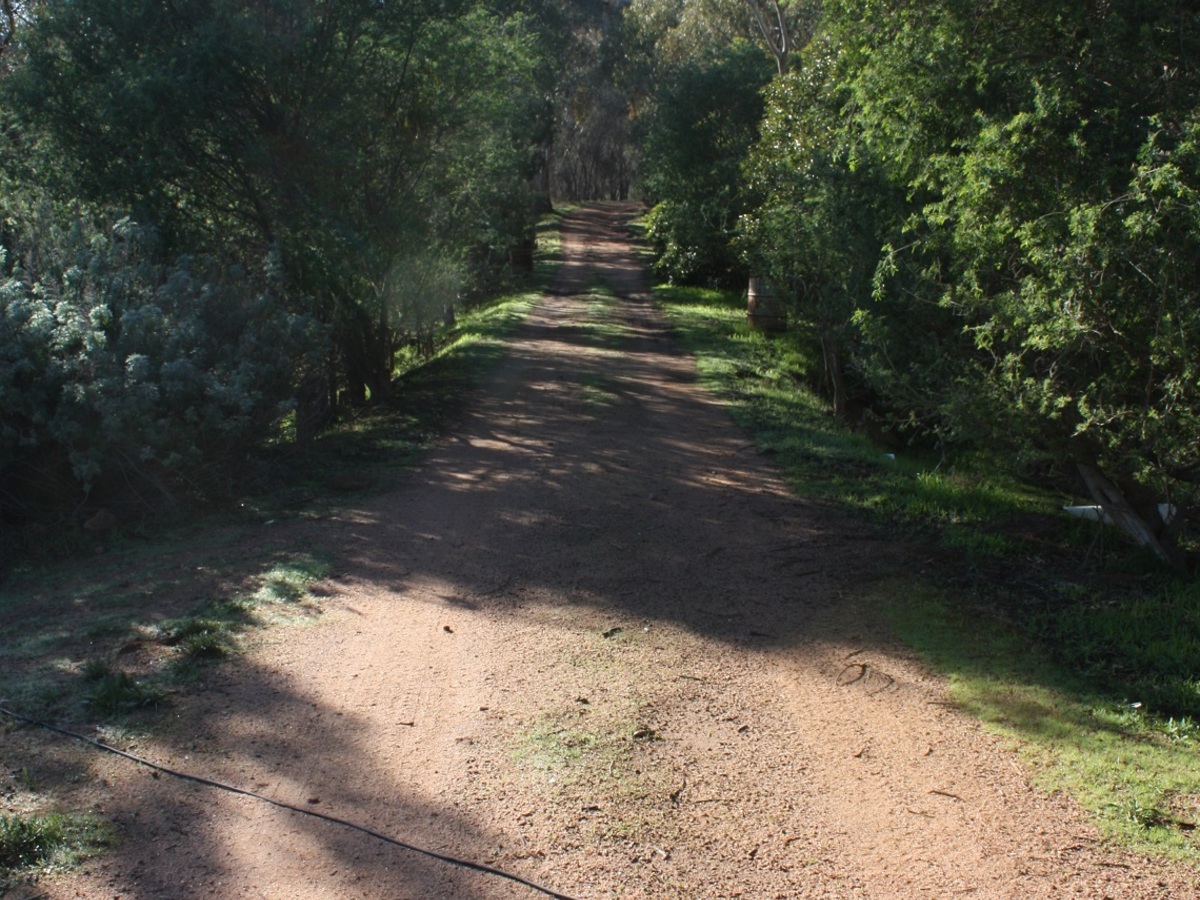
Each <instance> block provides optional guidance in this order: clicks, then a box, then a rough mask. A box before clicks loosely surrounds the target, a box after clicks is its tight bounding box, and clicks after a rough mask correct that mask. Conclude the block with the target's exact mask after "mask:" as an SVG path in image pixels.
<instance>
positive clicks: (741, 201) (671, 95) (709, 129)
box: [643, 42, 771, 283]
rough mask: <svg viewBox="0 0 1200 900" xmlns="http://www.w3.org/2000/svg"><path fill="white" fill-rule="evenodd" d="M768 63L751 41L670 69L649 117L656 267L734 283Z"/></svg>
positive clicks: (648, 176)
mask: <svg viewBox="0 0 1200 900" xmlns="http://www.w3.org/2000/svg"><path fill="white" fill-rule="evenodd" d="M770 71H771V70H770V63H769V62H768V61H767V60H766V59H765V58H764V56H763V55H762V53H761V52H760V51H759V50H758V49H757V48H755V47H753V46H751V45H750V44H748V43H746V42H735V43H734V44H732V45H731V46H729V47H728V48H726V49H724V50H723V51H722V52H721V53H720V54H719V55H717V56H716V57H715V58H713V59H711V60H696V59H693V60H690V61H688V62H687V63H685V64H683V65H681V66H680V67H679V68H677V69H675V70H673V71H671V72H669V73H667V74H665V75H664V76H663V77H662V80H661V81H660V82H659V86H658V89H657V91H656V92H655V95H654V97H653V100H652V109H651V111H650V112H648V113H647V114H645V115H644V121H643V127H644V129H645V133H646V134H645V140H644V153H645V162H644V170H645V172H644V177H643V191H644V193H645V196H646V198H647V199H648V200H649V201H650V202H651V203H652V204H653V209H652V210H651V213H650V215H649V217H648V220H647V225H648V235H649V237H650V240H651V242H652V243H653V245H654V247H655V250H656V256H657V258H656V263H655V264H656V267H657V268H658V270H659V272H660V273H661V274H662V275H664V276H665V277H667V278H668V279H670V280H671V281H673V282H692V283H704V282H716V283H730V282H733V281H737V280H741V279H743V278H744V276H745V272H744V270H743V268H742V266H741V265H740V263H739V260H738V258H737V256H736V254H735V253H734V252H733V250H732V248H731V246H730V241H731V239H732V237H733V230H734V226H735V225H736V223H737V219H738V217H739V216H740V215H741V214H742V213H743V212H744V211H745V209H746V206H747V198H746V193H745V188H744V186H743V180H742V177H741V166H742V162H743V160H744V158H745V156H746V154H747V152H748V151H749V148H750V146H751V144H752V142H753V140H754V137H755V133H756V129H757V125H758V121H759V119H760V118H761V116H762V108H763V107H762V99H761V96H760V92H761V90H762V88H763V86H764V85H765V84H766V83H767V80H768V78H769V76H770Z"/></svg>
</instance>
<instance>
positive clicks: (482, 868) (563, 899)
mask: <svg viewBox="0 0 1200 900" xmlns="http://www.w3.org/2000/svg"><path fill="white" fill-rule="evenodd" d="M0 714H3V715H6V716H8V717H9V718H12V719H15V720H16V721H18V722H24V723H25V724H26V725H32V726H34V727H35V728H44V729H46V730H47V731H53V732H55V733H56V734H61V735H64V736H66V737H69V738H73V739H75V740H77V741H81V742H83V743H84V744H88V745H89V746H91V747H94V748H95V749H97V750H103V751H104V752H105V753H111V754H113V755H114V756H120V757H123V758H125V759H128V760H130V761H131V762H135V763H137V764H138V765H139V766H145V767H146V768H147V769H152V770H153V771H155V772H161V773H162V774H164V775H170V776H171V777H172V778H178V779H180V780H182V781H191V782H194V783H195V784H202V785H204V786H205V787H210V788H216V789H217V790H220V791H226V792H228V793H230V794H241V795H242V796H243V797H251V798H253V799H255V800H261V801H262V802H263V803H269V804H270V805H271V806H277V807H279V808H280V809H286V810H288V811H289V812H294V813H300V815H302V816H311V817H312V818H314V819H321V820H323V821H325V822H330V823H332V824H334V825H341V826H342V827H343V828H349V829H351V830H353V831H359V832H362V833H363V834H366V835H370V836H371V837H373V838H375V839H376V840H380V841H383V842H384V843H385V844H392V845H393V846H396V847H400V848H401V849H403V850H410V851H412V852H413V853H419V854H421V855H422V856H428V857H430V858H431V859H436V860H438V861H440V862H444V863H448V864H450V865H452V866H459V867H461V868H464V869H471V870H473V871H475V872H482V873H483V874H484V875H493V876H495V877H497V878H505V879H507V880H509V881H515V882H516V883H517V884H520V885H524V886H525V887H527V888H529V889H530V890H533V891H537V892H538V893H540V894H545V895H546V896H547V897H553V898H554V900H574V898H573V897H570V896H568V895H567V894H560V893H559V892H558V891H555V890H552V889H551V888H548V887H545V886H543V885H540V884H538V883H537V882H535V881H530V880H529V879H527V878H522V877H521V876H520V875H514V874H513V873H511V872H505V871H504V870H503V869H497V868H494V867H492V866H488V865H484V864H483V863H477V862H471V861H470V860H467V859H458V858H457V857H454V856H447V855H446V854H445V853H438V852H437V851H435V850H426V849H425V848H424V847H418V846H416V845H415V844H410V843H407V842H406V841H401V840H397V839H396V838H394V837H389V836H388V835H386V834H383V833H382V832H379V831H375V830H373V829H371V828H366V827H364V826H362V825H356V824H355V823H354V822H349V821H347V820H346V819H339V818H338V817H337V816H330V815H326V814H325V813H320V812H317V811H316V810H312V809H305V808H304V807H302V806H293V805H292V804H290V803H284V802H283V801H282V800H273V799H272V798H270V797H267V796H265V795H263V794H258V793H255V792H254V791H247V790H245V789H244V788H239V787H234V786H233V785H229V784H222V783H221V782H219V781H213V780H212V779H211V778H204V777H203V776H200V775H190V774H188V773H187V772H179V771H177V770H175V769H169V768H167V767H166V766H161V765H159V764H158V763H155V762H151V761H150V760H148V759H143V758H142V757H140V756H135V755H134V754H132V753H129V752H128V751H125V750H120V749H118V748H116V747H113V746H110V745H109V744H106V743H104V742H103V741H98V740H96V739H95V738H90V737H88V736H87V735H83V734H79V733H78V732H76V731H70V730H69V729H66V728H60V727H58V726H57V725H51V724H49V723H47V722H41V721H38V720H37V719H32V718H30V717H29V716H23V715H21V714H20V713H17V712H13V711H12V710H11V709H6V708H5V707H3V706H0Z"/></svg>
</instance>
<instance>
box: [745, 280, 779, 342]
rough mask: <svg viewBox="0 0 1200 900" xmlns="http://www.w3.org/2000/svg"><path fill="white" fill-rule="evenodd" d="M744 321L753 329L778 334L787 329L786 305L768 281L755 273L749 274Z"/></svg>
mask: <svg viewBox="0 0 1200 900" xmlns="http://www.w3.org/2000/svg"><path fill="white" fill-rule="evenodd" d="M746 321H747V322H748V323H749V325H750V327H751V328H753V329H754V330H755V331H765V332H767V333H769V334H778V333H779V332H781V331H786V330H787V307H786V306H784V304H783V301H782V300H781V299H780V298H779V297H778V296H777V295H776V293H775V291H774V290H773V289H772V287H771V285H770V283H769V282H768V281H767V280H766V279H765V278H760V277H759V276H757V275H751V276H750V287H749V288H748V289H747V291H746Z"/></svg>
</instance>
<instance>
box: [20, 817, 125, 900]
mask: <svg viewBox="0 0 1200 900" xmlns="http://www.w3.org/2000/svg"><path fill="white" fill-rule="evenodd" d="M107 840H108V836H107V833H106V831H105V829H104V828H103V827H102V826H101V825H100V824H99V823H98V822H96V820H94V819H92V818H91V817H88V816H67V815H62V814H60V813H47V814H44V815H0V890H2V889H5V888H7V887H9V886H11V885H12V884H13V883H14V882H15V881H16V880H17V879H18V878H19V877H20V876H21V874H22V873H23V872H25V871H28V870H31V869H35V868H39V869H40V868H49V867H55V866H66V865H70V864H71V863H73V862H76V861H78V860H80V859H84V858H86V857H88V856H90V855H92V854H93V853H95V852H96V851H97V850H98V849H99V848H100V847H102V846H103V845H104V844H105V843H107Z"/></svg>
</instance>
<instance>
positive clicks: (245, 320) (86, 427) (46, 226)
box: [0, 209, 320, 503]
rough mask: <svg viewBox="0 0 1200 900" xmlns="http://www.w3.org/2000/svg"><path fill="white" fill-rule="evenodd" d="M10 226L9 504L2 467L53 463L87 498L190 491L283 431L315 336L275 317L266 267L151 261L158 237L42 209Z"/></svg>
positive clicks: (1, 404) (2, 353)
mask: <svg viewBox="0 0 1200 900" xmlns="http://www.w3.org/2000/svg"><path fill="white" fill-rule="evenodd" d="M56 220H57V221H56ZM8 224H9V233H8V236H9V240H8V241H7V242H6V243H8V244H9V246H8V247H7V248H0V252H4V253H6V255H7V257H8V258H7V259H5V261H4V265H3V269H2V270H0V271H3V272H4V273H5V275H4V277H3V279H2V280H0V473H6V474H7V476H8V477H7V478H6V493H7V494H8V495H9V496H8V497H7V498H6V499H7V500H8V501H9V502H10V503H12V502H17V501H19V499H20V498H19V494H20V493H21V491H20V483H19V482H20V478H19V477H17V478H15V479H14V477H13V472H14V471H17V470H19V469H22V468H23V469H32V470H36V469H37V467H38V465H42V464H45V463H46V462H47V461H48V460H53V459H59V460H63V461H66V462H69V466H70V471H71V472H72V473H73V475H74V478H75V479H76V480H77V481H78V483H79V486H80V487H82V488H83V490H84V491H90V490H91V489H92V488H93V486H95V485H96V484H98V483H103V482H104V481H105V479H111V478H113V477H115V476H122V477H123V478H128V477H129V476H130V474H131V473H136V474H138V475H140V476H142V477H144V478H147V479H149V480H150V481H151V482H152V483H154V484H157V485H159V486H161V487H167V486H169V485H173V484H192V485H196V486H200V485H202V484H203V482H204V475H205V474H206V473H208V472H210V471H212V470H214V469H220V468H222V467H225V466H227V465H229V464H230V463H231V462H232V461H234V460H235V459H236V456H237V454H238V453H239V451H243V452H244V449H245V448H246V447H247V446H249V445H252V444H254V443H257V442H261V441H262V440H263V439H264V438H265V437H267V436H268V435H270V434H271V433H272V432H273V430H275V429H277V428H278V425H279V423H280V421H281V420H282V418H283V417H284V416H285V415H286V414H287V413H288V412H289V410H290V407H291V405H292V400H291V397H292V394H293V383H294V380H295V379H294V373H295V372H297V370H298V369H299V368H300V367H301V366H302V365H303V363H304V361H305V359H306V358H308V357H310V356H311V355H312V354H313V353H314V352H315V351H316V350H317V348H318V347H319V339H320V334H319V332H318V330H317V329H316V327H315V326H314V324H313V323H312V322H311V320H308V319H306V318H304V317H301V316H297V315H295V314H292V313H290V312H288V311H287V310H286V309H285V308H284V306H283V303H282V302H281V296H280V295H281V290H280V286H279V285H277V284H275V283H273V282H272V278H271V274H270V266H269V265H267V264H264V265H263V266H262V267H261V269H262V271H261V272H250V271H247V270H246V269H245V268H244V267H241V266H239V265H237V264H231V263H227V262H223V261H220V260H216V259H213V258H209V257H204V256H183V257H179V258H176V259H173V260H169V261H166V260H162V259H159V258H158V253H157V247H156V243H157V242H156V238H155V234H154V232H153V230H152V229H150V228H146V227H143V226H140V225H138V224H137V223H136V222H133V221H132V220H130V219H128V218H123V219H120V220H118V221H115V222H107V223H104V224H96V223H95V222H93V221H91V220H89V219H88V218H87V217H85V216H83V215H80V214H73V215H70V216H63V215H57V216H56V215H55V213H54V212H53V211H51V210H47V209H42V210H38V211H36V212H34V213H32V214H29V215H28V217H27V218H26V219H25V220H24V221H21V220H17V221H15V223H14V219H13V218H12V217H11V216H10V217H9V218H8ZM14 224H15V227H14ZM13 467H16V468H15V469H14V468H13ZM18 474H19V473H18ZM14 494H16V495H18V496H16V497H14V496H13V495H14ZM0 499H5V498H0Z"/></svg>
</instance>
